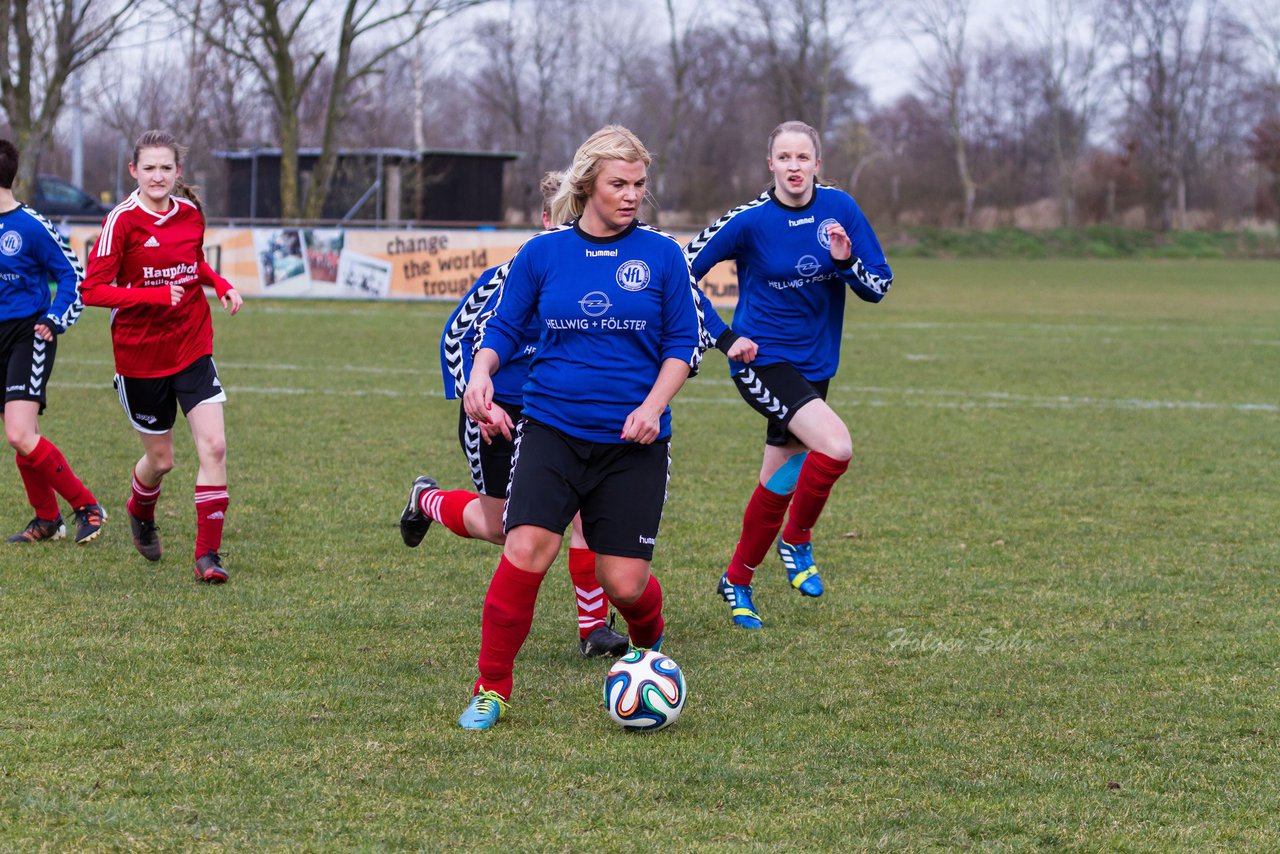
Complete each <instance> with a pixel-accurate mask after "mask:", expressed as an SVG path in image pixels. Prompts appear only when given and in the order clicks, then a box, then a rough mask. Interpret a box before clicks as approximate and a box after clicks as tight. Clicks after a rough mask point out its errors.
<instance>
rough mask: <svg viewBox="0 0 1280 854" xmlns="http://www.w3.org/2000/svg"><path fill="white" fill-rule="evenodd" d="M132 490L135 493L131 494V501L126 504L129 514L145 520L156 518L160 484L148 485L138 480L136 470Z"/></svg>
mask: <svg viewBox="0 0 1280 854" xmlns="http://www.w3.org/2000/svg"><path fill="white" fill-rule="evenodd" d="M130 490H131V491H132V493H133V494H132V495H130V496H129V503H128V504H127V505H126V507H127V509H128V511H129V515H130V516H132V517H134V518H135V519H141V520H142V521H143V522H150V521H152V520H153V519H155V518H156V502H157V501H159V500H160V484H158V483H157V484H156V485H155V486H146V485H145V484H143V482H142V481H140V480H138V473H137V471H135V472H134V473H133V483H132V484H131V486H130Z"/></svg>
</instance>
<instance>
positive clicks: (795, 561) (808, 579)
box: [778, 540, 822, 596]
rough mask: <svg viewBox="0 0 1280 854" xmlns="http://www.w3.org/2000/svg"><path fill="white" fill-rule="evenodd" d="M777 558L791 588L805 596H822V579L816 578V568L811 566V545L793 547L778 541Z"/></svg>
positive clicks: (804, 544) (803, 544) (802, 544)
mask: <svg viewBox="0 0 1280 854" xmlns="http://www.w3.org/2000/svg"><path fill="white" fill-rule="evenodd" d="M778 557H780V558H782V565H783V566H784V567H786V569H787V579H788V580H790V582H791V586H792V587H794V588H795V589H797V590H799V591H800V592H801V593H803V594H804V595H805V596H821V595H822V579H821V578H819V577H818V568H817V567H816V566H814V565H813V543H800V544H799V545H797V546H793V545H791V544H790V543H787V542H783V541H782V540H778Z"/></svg>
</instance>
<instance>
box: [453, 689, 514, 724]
mask: <svg viewBox="0 0 1280 854" xmlns="http://www.w3.org/2000/svg"><path fill="white" fill-rule="evenodd" d="M509 707H510V706H509V705H508V703H507V701H506V700H504V699H502V695H501V694H499V693H498V692H497V691H486V690H484V689H481V690H480V692H479V693H478V694H476V695H475V696H474V697H472V698H471V702H470V703H468V704H467V708H466V709H465V710H464V711H463V712H462V716H461V717H460V718H458V726H460V727H462V728H463V729H489V728H490V727H492V726H493V725H494V724H496V723H497V722H498V721H499V720H501V718H502V716H503V715H504V714H506V713H507V709H508V708H509Z"/></svg>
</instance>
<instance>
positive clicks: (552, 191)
mask: <svg viewBox="0 0 1280 854" xmlns="http://www.w3.org/2000/svg"><path fill="white" fill-rule="evenodd" d="M562 183H564V173H563V172H544V173H543V175H542V180H541V181H539V182H538V192H540V193H542V212H543V213H544V214H546V215H547V216H551V200H552V199H554V198H555V197H556V192H557V191H559V189H560V185H561V184H562Z"/></svg>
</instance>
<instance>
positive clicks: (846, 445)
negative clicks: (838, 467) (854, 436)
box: [823, 436, 853, 462]
mask: <svg viewBox="0 0 1280 854" xmlns="http://www.w3.org/2000/svg"><path fill="white" fill-rule="evenodd" d="M823 453H824V454H826V455H827V456H828V457H830V458H831V459H833V460H840V461H841V462H848V461H849V460H851V459H853V441H852V440H851V439H850V438H849V437H848V436H845V437H844V440H843V441H836V442H832V443H831V446H830V449H829V450H825V451H823Z"/></svg>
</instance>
